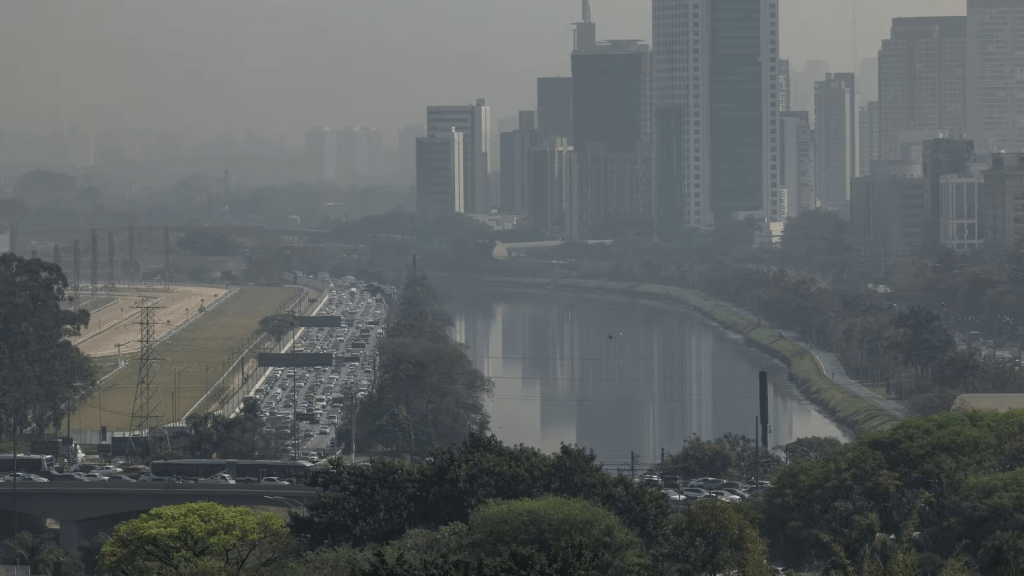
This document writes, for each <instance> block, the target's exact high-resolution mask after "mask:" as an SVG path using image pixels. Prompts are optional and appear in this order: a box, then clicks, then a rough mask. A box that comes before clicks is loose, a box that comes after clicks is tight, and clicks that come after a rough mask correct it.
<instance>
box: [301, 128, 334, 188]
mask: <svg viewBox="0 0 1024 576" xmlns="http://www.w3.org/2000/svg"><path fill="white" fill-rule="evenodd" d="M335 145H336V140H335V138H334V135H333V134H332V133H331V129H330V128H316V129H313V130H310V131H309V132H306V148H305V150H304V151H303V154H302V156H303V159H304V161H305V164H306V177H307V178H309V180H310V182H334V178H335V176H336V172H335V162H337V154H336V152H335Z"/></svg>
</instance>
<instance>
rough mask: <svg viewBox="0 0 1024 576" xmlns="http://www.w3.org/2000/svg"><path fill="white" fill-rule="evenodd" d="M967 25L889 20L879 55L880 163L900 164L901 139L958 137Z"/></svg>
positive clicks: (946, 19)
mask: <svg viewBox="0 0 1024 576" xmlns="http://www.w3.org/2000/svg"><path fill="white" fill-rule="evenodd" d="M966 25H967V20H966V19H965V18H964V17H963V16H943V17H928V18H893V20H892V29H891V32H890V34H889V39H887V40H882V49H881V50H880V51H879V52H878V106H879V114H880V126H881V130H882V132H881V144H882V151H881V158H882V159H883V160H887V161H897V160H902V158H901V154H902V151H901V149H900V148H901V146H900V141H901V133H905V132H915V131H922V130H927V131H933V132H937V131H943V132H946V133H948V134H949V135H950V136H962V135H963V133H964V127H965V118H966V109H965V107H964V106H965V98H964V96H965V93H964V62H965V57H966V47H967V43H966Z"/></svg>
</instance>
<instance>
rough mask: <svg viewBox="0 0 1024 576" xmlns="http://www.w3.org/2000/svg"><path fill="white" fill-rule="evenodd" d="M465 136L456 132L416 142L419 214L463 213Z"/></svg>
mask: <svg viewBox="0 0 1024 576" xmlns="http://www.w3.org/2000/svg"><path fill="white" fill-rule="evenodd" d="M463 136H464V135H463V134H462V133H461V132H458V131H457V130H456V129H455V128H451V129H449V131H448V132H435V133H434V134H432V135H430V136H427V137H425V138H417V139H416V212H417V213H418V214H423V215H425V216H428V217H438V216H447V215H450V214H456V213H460V212H463V211H464V210H463V206H465V199H464V197H463V195H464V193H465V181H464V180H463V177H464V170H463V166H462V161H463V158H464V156H465V154H464V150H463V142H464V138H463Z"/></svg>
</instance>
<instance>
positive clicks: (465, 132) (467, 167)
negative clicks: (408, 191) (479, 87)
mask: <svg viewBox="0 0 1024 576" xmlns="http://www.w3.org/2000/svg"><path fill="white" fill-rule="evenodd" d="M452 128H454V129H455V131H456V132H459V133H460V134H462V137H463V153H464V154H465V157H464V159H463V165H462V169H463V170H464V172H465V177H464V185H465V195H464V202H465V204H464V206H463V210H462V211H463V212H467V213H470V214H485V213H487V212H489V211H490V208H491V207H490V194H489V190H488V174H490V172H491V162H492V159H491V154H490V152H491V150H490V148H491V109H490V107H489V106H488V105H487V101H486V100H485V99H483V98H478V99H477V101H476V104H469V105H465V106H428V107H427V136H434V135H437V134H442V133H448V132H450V131H451V130H452Z"/></svg>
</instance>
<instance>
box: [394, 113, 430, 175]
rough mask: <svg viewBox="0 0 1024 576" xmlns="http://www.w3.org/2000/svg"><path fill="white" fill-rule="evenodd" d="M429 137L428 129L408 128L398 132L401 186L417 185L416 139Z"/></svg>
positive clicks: (419, 126) (418, 126)
mask: <svg viewBox="0 0 1024 576" xmlns="http://www.w3.org/2000/svg"><path fill="white" fill-rule="evenodd" d="M426 135H427V127H426V126H424V125H422V124H420V125H415V124H413V125H411V126H406V127H405V128H402V129H401V130H399V131H398V175H399V182H400V183H401V186H413V185H414V184H415V183H416V139H417V138H422V137H424V136H426Z"/></svg>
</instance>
